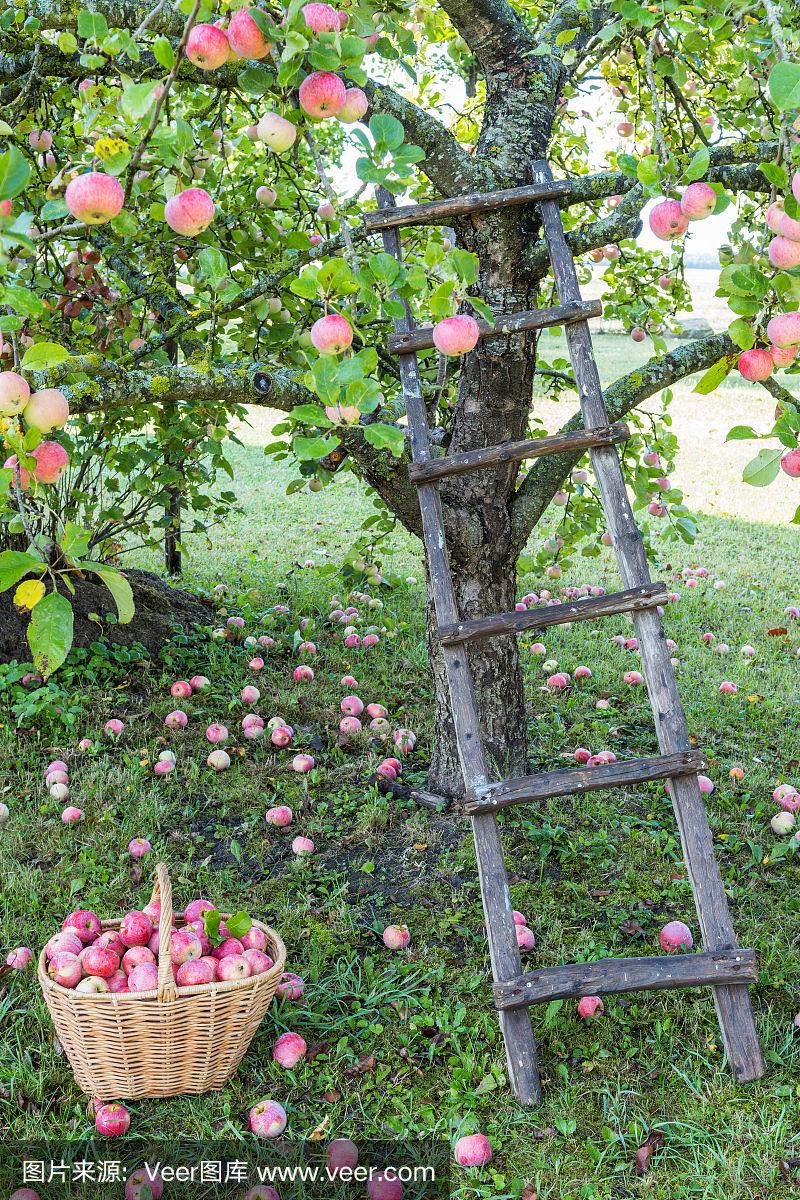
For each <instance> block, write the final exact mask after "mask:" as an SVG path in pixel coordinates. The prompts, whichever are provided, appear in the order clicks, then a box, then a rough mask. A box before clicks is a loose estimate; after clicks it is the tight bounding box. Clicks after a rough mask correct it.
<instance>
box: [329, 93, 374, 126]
mask: <svg viewBox="0 0 800 1200" xmlns="http://www.w3.org/2000/svg"><path fill="white" fill-rule="evenodd" d="M368 108H369V100H368V99H367V94H366V92H363V91H362V90H361V88H358V87H351V88H348V89H347V91H346V92H345V95H344V104H343V105H342V107H341V108H340V109H339V111H338V113H337V114H336V119H337V120H338V121H342V122H343V123H344V124H345V125H352V124H353V122H354V121H360V120H361V118H362V117H363V116H365V114H366V111H367V109H368Z"/></svg>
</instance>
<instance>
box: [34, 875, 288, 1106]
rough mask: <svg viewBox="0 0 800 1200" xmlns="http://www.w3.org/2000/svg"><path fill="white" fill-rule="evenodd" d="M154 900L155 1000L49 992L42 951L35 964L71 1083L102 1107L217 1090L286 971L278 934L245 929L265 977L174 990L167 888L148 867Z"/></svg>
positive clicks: (111, 924) (52, 987)
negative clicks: (257, 945) (260, 950)
mask: <svg viewBox="0 0 800 1200" xmlns="http://www.w3.org/2000/svg"><path fill="white" fill-rule="evenodd" d="M153 899H154V900H160V901H161V914H160V917H159V922H158V941H159V955H158V989H157V990H156V991H152V992H136V993H130V994H129V993H125V992H123V993H122V994H121V995H120V994H119V993H112V992H103V993H101V994H99V995H85V994H83V993H80V992H75V991H73V990H71V989H69V988H63V987H60V986H59V985H58V984H57V983H54V982H53V981H52V979H50V977H49V976H48V974H47V961H46V957H45V954H44V951H42V953H41V955H40V956H39V969H38V977H39V983H40V984H41V987H42V991H43V992H44V998H45V1001H46V1003H47V1007H48V1008H49V1010H50V1015H51V1016H52V1018H53V1024H54V1025H55V1027H56V1033H57V1034H58V1037H59V1040H60V1041H61V1044H62V1045H63V1047H64V1050H65V1051H66V1054H67V1058H68V1059H69V1061H70V1064H71V1066H72V1069H73V1071H74V1072H75V1078H76V1079H77V1081H78V1083H79V1085H80V1086H81V1088H83V1090H84V1092H86V1093H87V1095H90V1096H96V1097H98V1098H99V1099H101V1100H118V1099H137V1098H138V1097H141V1096H152V1097H156V1096H179V1095H182V1094H184V1093H190V1092H211V1091H217V1090H218V1089H219V1088H222V1087H224V1086H225V1084H226V1083H227V1082H228V1080H229V1079H230V1078H231V1076H232V1075H233V1074H234V1072H235V1071H236V1068H237V1067H238V1066H239V1063H240V1062H241V1061H242V1058H243V1056H244V1053H245V1051H246V1050H247V1047H248V1046H249V1045H250V1042H251V1040H252V1038H253V1035H254V1034H255V1031H256V1029H257V1027H258V1024H259V1022H260V1020H261V1018H262V1017H263V1016H264V1013H265V1012H266V1011H267V1009H268V1008H269V1005H270V1003H271V1001H272V997H273V996H274V995H275V988H276V987H277V985H278V981H279V979H280V977H281V975H282V974H283V971H284V968H285V965H286V947H285V946H284V944H283V942H282V941H281V939H280V937H279V936H278V934H277V933H275V932H274V930H272V929H269V928H268V927H267V926H266V925H262V924H260V923H259V922H258V921H254V922H253V924H254V925H255V926H256V927H257V928H258V929H261V930H262V931H263V932H264V933H265V934H266V937H267V943H268V945H267V951H268V952H269V955H270V957H271V958H272V959H273V962H274V966H272V967H271V968H270V969H269V971H265V972H264V974H263V975H252V976H250V978H249V979H239V980H234V981H233V982H230V983H208V984H201V985H198V986H195V987H178V986H177V984H176V983H175V979H174V977H173V973H172V960H171V956H170V942H171V936H170V933H171V929H172V921H173V916H172V886H171V884H170V881H169V875H168V873H167V868H166V867H165V866H164V864H163V863H159V865H158V866H157V867H156V882H155V886H154V888H153ZM120 923H121V922H120V921H118V920H117V921H104V922H103V929H104V930H107V929H117V928H118V927H119V925H120ZM179 924H183V922H182V921H181V922H179Z"/></svg>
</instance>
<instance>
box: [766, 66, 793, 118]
mask: <svg viewBox="0 0 800 1200" xmlns="http://www.w3.org/2000/svg"><path fill="white" fill-rule="evenodd" d="M767 91H768V92H769V98H770V100H771V101H772V103H773V104H774V105H775V107H776V108H777V109H778V111H779V112H785V111H786V109H787V108H797V107H798V106H800V64H798V63H792V62H779V63H776V64H775V66H774V67H773V68H772V70H771V71H770V73H769V79H768V80H767Z"/></svg>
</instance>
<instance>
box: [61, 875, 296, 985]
mask: <svg viewBox="0 0 800 1200" xmlns="http://www.w3.org/2000/svg"><path fill="white" fill-rule="evenodd" d="M211 912H216V910H215V908H214V905H213V904H211V903H209V901H208V900H203V899H198V900H192V901H191V902H190V903H189V904H187V906H186V908H185V909H184V912H183V924H182V925H181V926H180V928H178V927H177V926H176V925H175V924H173V927H172V933H171V942H170V958H171V963H172V973H173V977H174V979H175V982H176V983H177V985H178V987H197V986H198V985H204V984H211V983H230V982H235V981H238V980H241V979H248V978H249V977H250V976H252V975H263V974H264V972H265V971H269V970H270V968H271V967H272V966H273V961H272V959H271V958H270V956H269V955H268V954H267V953H266V950H267V939H266V935H265V934H264V932H263V931H262V930H261V929H259V928H258V927H257V926H256V925H253V924H251V925H250V927H249V928H248V929H247V931H246V932H244V933H242V936H241V937H233V936H232V935H231V933H230V930H229V929H228V928H227V927H226V925H225V922H224V921H221V922H220V923H219V939H220V940H219V944H217V945H213V944H212V940H211V937H210V936H209V933H208V932H207V923H206V921H205V919H204V914H205V913H211ZM160 913H161V904H160V902H159V901H158V900H151V901H150V903H149V904H146V905H145V907H144V908H143V909H142V910H141V911H139V910H133V911H131V912H128V913H126V914H125V915H124V917H123V918H122V920H121V921H120V924H119V928H118V929H110V930H107V931H106V932H105V933H104V932H103V927H102V924H101V922H100V918H99V917H98V916H97V915H96V914H95V913H93V912H92V911H91V910H89V909H78V910H76V911H75V912H71V913H70V914H69V915H68V916H67V917H66V918H65V919H64V923H63V925H62V926H61V932H60V933H56V934H54V935H53V937H51V938H50V940H49V941H48V943H47V945H46V946H45V957H46V959H47V973H48V975H49V977H50V978H51V979H52V980H53V982H54V983H56V984H58V985H59V987H63V988H70V989H73V990H75V991H76V992H81V993H84V994H87V995H98V994H99V993H101V992H102V993H105V992H111V993H114V994H115V995H127V994H145V995H152V993H154V992H155V991H156V989H157V987H158V958H159V933H158V920H159V916H160Z"/></svg>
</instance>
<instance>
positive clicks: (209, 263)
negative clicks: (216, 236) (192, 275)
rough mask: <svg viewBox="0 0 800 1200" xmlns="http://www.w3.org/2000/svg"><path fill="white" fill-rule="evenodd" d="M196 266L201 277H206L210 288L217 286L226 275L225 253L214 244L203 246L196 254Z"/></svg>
mask: <svg viewBox="0 0 800 1200" xmlns="http://www.w3.org/2000/svg"><path fill="white" fill-rule="evenodd" d="M197 266H198V269H199V274H200V277H201V279H207V280H208V282H209V283H210V284H211V286H212V288H216V287H218V286H219V285H220V283H221V282H222V280H223V279H225V278H226V277H227V275H228V264H227V262H226V260H225V255H224V254H223V253H222V252H221V251H220V250H217V248H216V246H204V247H203V249H202V250H201V251H200V253H199V254H198V256H197Z"/></svg>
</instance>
